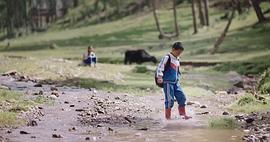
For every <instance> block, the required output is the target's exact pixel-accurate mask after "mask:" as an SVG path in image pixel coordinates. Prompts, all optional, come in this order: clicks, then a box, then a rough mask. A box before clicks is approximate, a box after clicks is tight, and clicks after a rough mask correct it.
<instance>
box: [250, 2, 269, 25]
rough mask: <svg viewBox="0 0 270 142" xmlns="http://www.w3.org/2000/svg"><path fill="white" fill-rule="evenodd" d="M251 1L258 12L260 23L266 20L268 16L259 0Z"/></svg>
mask: <svg viewBox="0 0 270 142" xmlns="http://www.w3.org/2000/svg"><path fill="white" fill-rule="evenodd" d="M251 3H252V6H253V8H254V10H255V12H256V15H257V18H258V21H259V23H261V22H264V21H266V18H265V17H264V15H263V12H262V9H261V7H260V2H259V0H251Z"/></svg>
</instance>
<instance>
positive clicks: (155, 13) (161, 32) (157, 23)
mask: <svg viewBox="0 0 270 142" xmlns="http://www.w3.org/2000/svg"><path fill="white" fill-rule="evenodd" d="M152 6H153V14H154V19H155V22H156V26H157V30H158V32H159V36H162V35H163V31H162V29H161V28H160V24H159V20H158V16H157V7H156V0H152Z"/></svg>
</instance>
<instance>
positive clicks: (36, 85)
mask: <svg viewBox="0 0 270 142" xmlns="http://www.w3.org/2000/svg"><path fill="white" fill-rule="evenodd" d="M34 87H42V84H40V83H37V84H35V85H34Z"/></svg>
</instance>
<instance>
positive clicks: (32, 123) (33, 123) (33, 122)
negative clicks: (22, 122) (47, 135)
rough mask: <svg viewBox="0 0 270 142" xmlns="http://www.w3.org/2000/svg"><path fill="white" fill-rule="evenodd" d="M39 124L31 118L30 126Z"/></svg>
mask: <svg viewBox="0 0 270 142" xmlns="http://www.w3.org/2000/svg"><path fill="white" fill-rule="evenodd" d="M37 125H38V124H37V121H35V120H30V121H29V122H28V126H37Z"/></svg>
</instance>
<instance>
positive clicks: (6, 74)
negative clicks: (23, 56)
mask: <svg viewBox="0 0 270 142" xmlns="http://www.w3.org/2000/svg"><path fill="white" fill-rule="evenodd" d="M16 74H18V72H17V71H16V70H10V71H7V72H5V73H4V74H2V76H9V75H10V76H15V75H16Z"/></svg>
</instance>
